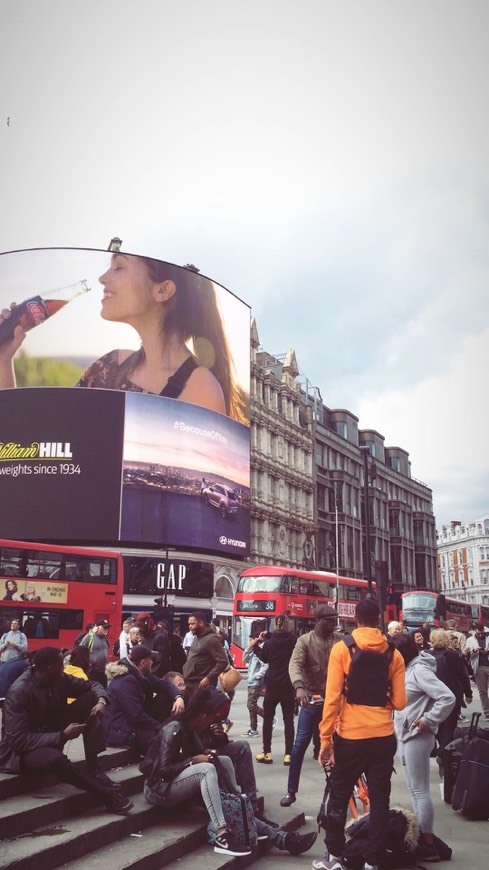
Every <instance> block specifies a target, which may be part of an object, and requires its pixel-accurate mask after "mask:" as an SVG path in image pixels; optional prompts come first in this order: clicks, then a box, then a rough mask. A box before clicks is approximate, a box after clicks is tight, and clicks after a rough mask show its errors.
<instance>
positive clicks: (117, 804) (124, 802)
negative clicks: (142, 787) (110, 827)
mask: <svg viewBox="0 0 489 870" xmlns="http://www.w3.org/2000/svg"><path fill="white" fill-rule="evenodd" d="M105 806H106V807H107V809H108V810H110V812H111V813H115V814H116V815H117V816H127V814H128V813H129V812H130V811H131V810H132V808H133V806H134V804H133V802H132V801H130V800H129V798H128V797H126V796H125V794H122V793H121V792H118V791H116V790H115V789H112V791H111V793H109V794H108V795H107V796H106V797H105Z"/></svg>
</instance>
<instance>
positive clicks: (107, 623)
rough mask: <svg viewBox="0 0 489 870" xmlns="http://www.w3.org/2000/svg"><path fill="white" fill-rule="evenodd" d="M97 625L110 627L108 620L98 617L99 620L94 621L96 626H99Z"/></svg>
mask: <svg viewBox="0 0 489 870" xmlns="http://www.w3.org/2000/svg"><path fill="white" fill-rule="evenodd" d="M99 625H101V626H102V628H110V622H107V620H106V619H99V621H98V622H97V623H96V626H97V628H98V627H99Z"/></svg>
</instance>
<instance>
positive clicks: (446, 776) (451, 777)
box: [442, 738, 464, 804]
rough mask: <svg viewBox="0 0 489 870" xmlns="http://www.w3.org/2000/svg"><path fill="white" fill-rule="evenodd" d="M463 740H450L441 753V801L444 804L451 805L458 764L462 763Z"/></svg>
mask: <svg viewBox="0 0 489 870" xmlns="http://www.w3.org/2000/svg"><path fill="white" fill-rule="evenodd" d="M463 746H464V740H462V739H460V738H459V739H458V740H452V742H451V743H449V744H448V746H445V749H444V750H443V753H442V762H443V800H444V801H445V803H446V804H451V802H452V795H453V787H454V785H455V781H456V779H457V775H458V771H459V768H460V762H461V761H462V750H463Z"/></svg>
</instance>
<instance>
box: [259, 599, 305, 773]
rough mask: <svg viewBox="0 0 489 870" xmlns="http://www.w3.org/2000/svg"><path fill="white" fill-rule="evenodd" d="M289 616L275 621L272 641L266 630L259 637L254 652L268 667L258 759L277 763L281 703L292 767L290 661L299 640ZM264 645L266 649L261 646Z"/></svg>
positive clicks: (292, 712) (286, 761)
mask: <svg viewBox="0 0 489 870" xmlns="http://www.w3.org/2000/svg"><path fill="white" fill-rule="evenodd" d="M290 627H291V623H290V619H289V618H288V616H277V617H276V618H275V631H274V633H273V634H272V636H271V638H270V640H265V638H266V635H267V633H266V632H264V631H262V632H261V634H260V635H259V636H258V637H257V638H256V640H255V645H254V650H253V651H254V652H255V653H256V655H257V656H258V658H259V659H261V661H262V662H266V663H267V664H268V670H267V672H266V674H265V678H264V686H265V698H264V701H263V752H260V753H259V754H258V755H257V756H256V760H257V761H259V762H260V764H273V758H272V731H273V717H274V715H275V710H276V709H277V704H280V706H281V707H282V716H283V720H284V732H285V734H284V736H285V755H284V764H285V765H286V766H287V767H288V766H289V764H290V756H291V753H292V747H293V745H294V701H295V694H294V688H293V686H292V683H291V681H290V677H289V661H290V657H291V655H292V651H293V649H294V646H295V637H294V635H293V634H292V633H291V630H290ZM260 644H263V646H260Z"/></svg>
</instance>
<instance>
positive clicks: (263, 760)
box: [255, 752, 273, 764]
mask: <svg viewBox="0 0 489 870" xmlns="http://www.w3.org/2000/svg"><path fill="white" fill-rule="evenodd" d="M255 758H256V760H257V761H259V762H260V764H273V758H272V753H271V752H259V753H258V755H255Z"/></svg>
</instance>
